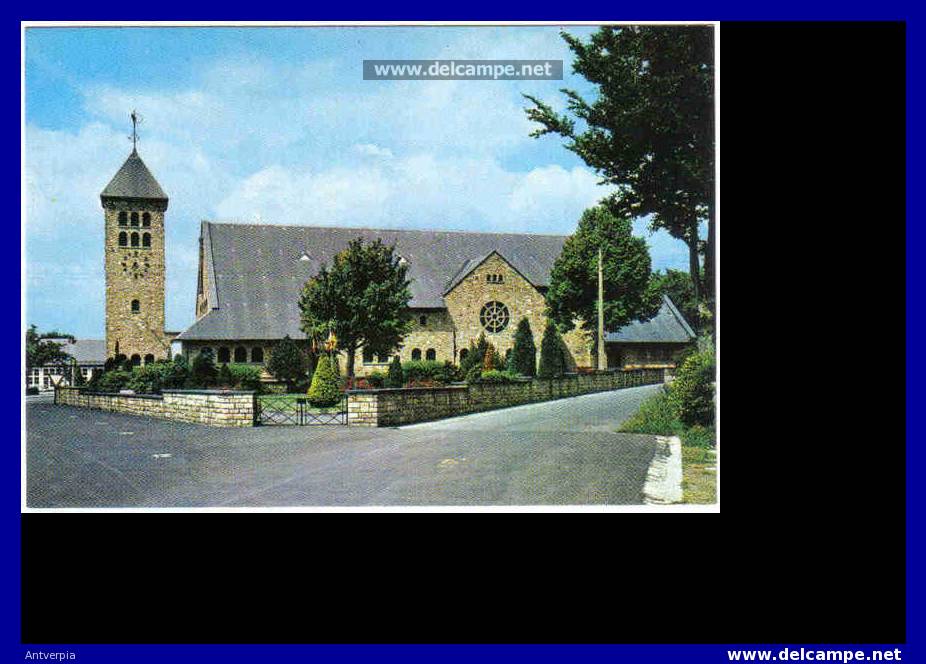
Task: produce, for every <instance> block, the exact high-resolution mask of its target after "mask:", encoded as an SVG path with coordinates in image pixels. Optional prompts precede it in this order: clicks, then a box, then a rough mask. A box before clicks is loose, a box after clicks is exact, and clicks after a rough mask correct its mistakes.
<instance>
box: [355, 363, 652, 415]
mask: <svg viewBox="0 0 926 664" xmlns="http://www.w3.org/2000/svg"><path fill="white" fill-rule="evenodd" d="M662 381H663V372H662V370H660V369H640V370H634V371H603V372H595V373H592V374H573V375H569V376H566V377H564V378H557V379H541V378H535V379H525V380H523V381H519V382H516V383H503V384H474V385H450V386H446V387H422V388H412V389H409V388H405V389H401V388H399V389H380V390H353V391H351V392H349V393H348V394H349V397H348V400H347V423H348V424H349V425H353V426H370V427H375V426H380V427H382V426H399V425H402V424H411V423H413V422H424V421H427V420H436V419H440V418H443V417H452V416H455V415H464V414H466V413H476V412H480V411H485V410H493V409H496V408H506V407H508V406H518V405H521V404H525V403H534V402H538V401H549V400H552V399H560V398H563V397H570V396H576V395H579V394H589V393H591V392H603V391H606V390H615V389H620V388H622V387H632V386H636V385H646V384H652V383H661V382H662Z"/></svg>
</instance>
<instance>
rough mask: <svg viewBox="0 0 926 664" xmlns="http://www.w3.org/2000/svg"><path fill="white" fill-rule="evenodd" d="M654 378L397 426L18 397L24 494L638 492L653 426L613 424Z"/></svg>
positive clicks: (572, 498)
mask: <svg viewBox="0 0 926 664" xmlns="http://www.w3.org/2000/svg"><path fill="white" fill-rule="evenodd" d="M658 389H659V386H655V385H650V386H645V387H638V388H630V389H626V390H620V391H616V392H604V393H598V394H590V395H585V396H581V397H574V398H571V399H563V400H560V401H553V402H547V403H540V404H531V405H527V406H520V407H517V408H509V409H505V410H498V411H493V412H489V413H480V414H476V415H468V416H465V417H458V418H454V419H450V420H442V421H439V422H431V423H425V424H416V425H412V426H407V427H402V428H398V429H364V428H359V427H343V426H326V427H317V426H316V427H256V428H253V429H218V428H212V427H205V426H198V425H191V424H180V423H173V422H165V421H161V420H154V419H150V418H143V417H136V416H132V415H123V414H119V413H104V412H101V411H90V410H85V409H82V408H74V407H69V406H56V405H53V404H41V403H36V404H32V403H30V404H29V405H28V406H27V504H28V506H29V507H198V506H210V507H212V506H253V507H263V506H309V505H552V504H567V505H569V504H590V503H599V504H633V503H640V502H642V489H643V483H644V480H645V476H646V471H647V468H648V466H649V464H650V461H651V460H652V458H653V455H654V452H655V440H654V438H653V437H652V436H645V435H631V434H618V433H614V430H615V428H616V427H617V425H618V424H619V423H620V422H621V421H623V420H624V419H626V418H627V417H628V416H629V415H630V414H632V413H633V412H635V410H636V409H637V407H638V406H639V404H640V402H641V401H642V400H643V399H644V398H645V397H646V396H648V395H650V394H652V393H653V392H655V391H656V390H658ZM164 455H169V456H164Z"/></svg>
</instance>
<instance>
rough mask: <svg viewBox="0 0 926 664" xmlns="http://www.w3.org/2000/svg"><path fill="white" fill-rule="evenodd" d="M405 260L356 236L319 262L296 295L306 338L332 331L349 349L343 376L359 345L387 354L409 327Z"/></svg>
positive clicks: (350, 370) (378, 243)
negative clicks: (330, 259) (326, 260)
mask: <svg viewBox="0 0 926 664" xmlns="http://www.w3.org/2000/svg"><path fill="white" fill-rule="evenodd" d="M407 275H408V266H407V264H406V263H405V262H404V261H402V260H400V258H399V256H397V255H396V254H395V251H394V247H391V246H387V245H385V244H383V243H382V242H381V241H380V240H376V241H375V242H372V243H370V244H364V242H363V239H361V238H357V239H356V240H353V241H351V242H350V244H349V245H348V247H347V249H345V250H344V251H342V252H341V253H339V254H338V255H337V256H335V258H334V261H333V262H332V265H331V267H330V268H329V267H328V266H325V265H322V267H321V269H320V270H319V271H318V274H317V275H315V277H313V278H312V279H309V281H308V282H307V283H306V285H305V288H304V289H303V291H302V297H301V299H300V301H299V308H300V309H301V311H302V329H303V331H304V332H305V333H306V335H308V337H309V338H310V339H324V338H326V337H328V336H329V334H331V333H332V332H333V333H334V335H335V337H336V340H337V341H336V343H337V348H338V349H339V350H343V351H344V352H345V353H346V355H347V377H348V378H349V379H351V378H353V375H354V358H355V357H356V355H357V349H358V348H360V347H361V346H362V347H363V348H365V349H367V350H369V351H371V352H373V353H375V354H381V355H390V354H392V353H394V352H395V351H396V350H397V349H398V348H399V346H400V344H401V343H402V338H403V337H404V336H405V335H406V334H407V333H408V331H409V329H410V320H409V311H408V303H409V301H410V300H411V291H410V290H409V285H410V282H409V280H408V277H407Z"/></svg>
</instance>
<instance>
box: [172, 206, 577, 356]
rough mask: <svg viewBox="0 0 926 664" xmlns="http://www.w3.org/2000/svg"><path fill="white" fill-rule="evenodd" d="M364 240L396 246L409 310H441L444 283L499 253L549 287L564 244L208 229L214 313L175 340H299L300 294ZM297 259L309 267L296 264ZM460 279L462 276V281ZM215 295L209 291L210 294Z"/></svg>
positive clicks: (366, 232) (555, 240)
mask: <svg viewBox="0 0 926 664" xmlns="http://www.w3.org/2000/svg"><path fill="white" fill-rule="evenodd" d="M358 236H360V237H362V238H363V239H364V240H365V241H368V242H372V241H374V240H376V239H377V238H380V239H382V241H383V242H385V243H387V244H393V243H394V244H395V246H396V253H397V254H398V255H399V256H401V257H402V258H404V259H405V260H406V261H408V268H409V279H410V280H411V291H412V300H411V306H412V307H414V308H421V309H442V308H443V307H444V298H443V295H444V292H445V288H446V285H447V283H448V280H450V279H451V278H452V277H453V276H454V275H456V274H458V273H459V272H460V271H461V269H462V268H463V267H464V266H465V265H466V264H467V263H468V262H469V261H471V260H477V261H480V262H481V260H482V259H484V258H485V257H487V256H488V254H490V253H491V252H493V251H497V252H499V254H501V255H502V256H504V258H505V260H507V261H508V262H509V263H511V265H512V266H513V267H514V268H515V269H516V270H518V271H519V272H520V273H521V274H523V275H524V277H525V278H526V279H527V280H528V281H530V282H531V283H533V284H534V285H535V286H537V287H540V288H543V287H546V286H547V285H548V280H549V276H550V271H551V269H552V268H553V262H554V261H555V260H556V258H557V256H559V253H560V251H561V250H562V247H563V243H564V242H565V241H566V237H565V236H562V235H522V234H515V233H469V232H459V231H425V230H378V229H371V228H341V227H318V226H272V225H267V224H237V223H215V222H206V221H204V222H203V224H202V231H201V237H202V240H203V258H204V261H205V263H206V269H207V273H208V275H209V287H210V290H211V291H212V295H214V297H213V298H212V299H211V302H212V303H213V305H214V306H216V305H217V306H218V308H217V309H213V310H212V311H210V312H209V313H207V314H206V315H205V316H203V317H202V318H200V319H199V320H198V321H196V322H195V323H193V325H191V326H190V327H189V328H188V329H187V330H185V331H184V332H182V333H181V334H180V336H179V337H178V338H179V339H184V340H191V339H212V340H218V339H279V338H281V337H283V336H285V335H287V334H288V335H289V336H290V337H292V338H293V339H301V338H304V337H305V335H304V334H303V333H302V331H301V330H300V329H299V304H298V303H299V295H300V293H301V292H302V286H303V285H304V284H305V282H306V281H307V280H308V279H309V278H311V277H312V276H313V275H314V274H315V273H316V272H317V271H318V269H319V267H320V266H321V264H322V263H325V264H328V265H331V262H332V260H333V258H334V256H335V254H336V253H338V252H339V251H341V250H342V249H344V248H345V247H346V246H347V243H348V242H349V241H350V240H352V239H354V238H356V237H358ZM303 254H305V255H307V256H308V257H309V260H301V258H302V256H303ZM464 274H465V273H464ZM213 289H214V290H213Z"/></svg>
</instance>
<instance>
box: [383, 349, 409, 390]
mask: <svg viewBox="0 0 926 664" xmlns="http://www.w3.org/2000/svg"><path fill="white" fill-rule="evenodd" d="M403 385H405V372H404V371H403V370H402V360H400V359H399V356H398V355H393V356H392V361H391V362H390V363H389V372H388V373H387V374H386V387H402V386H403Z"/></svg>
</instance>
